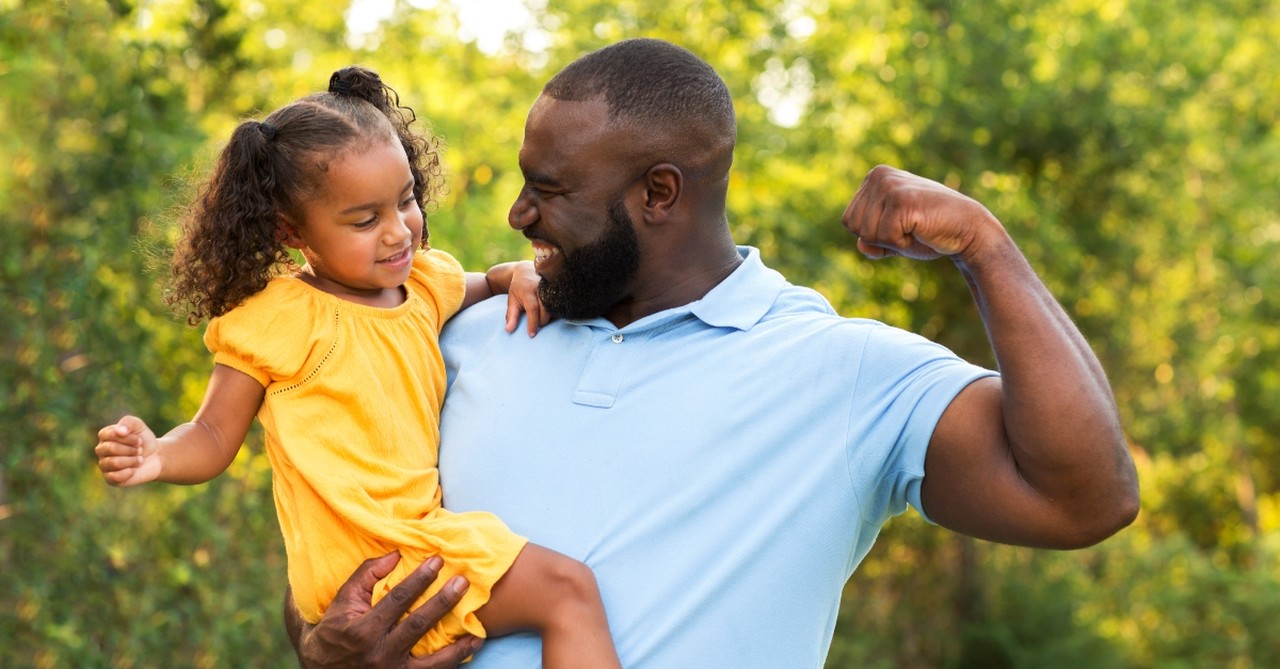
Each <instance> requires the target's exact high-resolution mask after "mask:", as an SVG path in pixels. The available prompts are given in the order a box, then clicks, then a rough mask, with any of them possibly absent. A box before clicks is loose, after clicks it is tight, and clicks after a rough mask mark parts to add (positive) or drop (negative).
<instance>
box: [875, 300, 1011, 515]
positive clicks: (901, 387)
mask: <svg viewBox="0 0 1280 669" xmlns="http://www.w3.org/2000/svg"><path fill="white" fill-rule="evenodd" d="M995 375H997V373H996V372H994V371H992V370H989V369H984V368H982V367H979V366H976V365H973V364H971V363H968V362H966V361H964V360H963V359H961V358H960V357H959V356H957V355H956V354H955V353H953V352H951V351H950V350H949V349H947V348H946V347H944V346H941V345H939V344H937V343H935V342H932V341H929V340H928V339H925V338H924V337H921V336H919V335H916V334H914V333H910V332H906V331H904V330H899V329H897V328H893V327H889V326H884V325H881V326H879V327H876V328H874V329H873V330H872V331H871V332H870V333H869V336H868V338H867V342H866V348H865V349H864V351H863V357H862V365H861V369H860V370H859V373H858V382H857V388H856V392H855V397H856V400H855V401H856V402H857V404H858V406H859V408H860V409H861V410H860V411H858V412H855V416H856V417H855V419H854V420H855V421H856V422H859V423H861V424H860V425H858V426H857V429H856V433H858V434H862V435H872V439H871V441H872V443H878V444H883V448H885V449H886V450H885V451H884V452H882V453H881V454H880V459H879V462H880V463H882V464H881V466H879V467H877V468H876V470H875V471H874V472H865V474H866V475H869V476H874V477H875V478H874V480H870V481H867V483H868V484H869V487H870V489H872V490H874V491H875V493H874V497H872V498H871V499H863V500H861V501H862V504H863V506H864V508H863V514H864V515H863V520H864V521H865V522H867V523H871V524H875V525H877V526H879V525H880V524H882V523H883V522H884V521H885V520H887V519H888V518H889V517H890V516H893V515H897V514H899V513H901V512H903V511H904V510H906V507H907V506H908V505H910V506H912V507H914V508H915V509H916V511H919V512H920V515H921V516H924V517H925V519H926V520H928V517H927V516H925V513H924V509H923V508H922V505H921V503H920V484H921V482H922V481H923V479H924V460H925V454H926V452H927V451H928V448H929V442H930V441H931V440H932V438H933V431H934V428H935V427H937V424H938V420H939V419H940V418H941V417H942V413H943V412H944V411H946V409H947V407H948V406H950V404H951V401H952V400H953V399H955V396H956V395H958V394H959V393H960V391H961V390H963V389H964V388H965V387H967V386H968V385H969V384H970V383H973V382H974V381H976V380H978V379H980V378H983V377H987V376H995ZM864 443H865V442H864ZM856 453H857V451H856V450H855V451H852V452H851V454H850V455H851V461H850V468H851V470H854V469H856V468H857V467H859V466H862V467H865V466H867V464H868V462H867V460H866V459H864V458H859V457H857V455H856Z"/></svg>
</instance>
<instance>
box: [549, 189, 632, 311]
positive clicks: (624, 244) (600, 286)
mask: <svg viewBox="0 0 1280 669" xmlns="http://www.w3.org/2000/svg"><path fill="white" fill-rule="evenodd" d="M608 211H609V216H608V222H609V224H608V225H607V226H606V227H605V232H604V236H603V237H601V238H600V239H598V240H596V241H594V242H591V243H590V244H588V245H586V246H583V247H581V248H579V249H577V250H575V251H573V252H572V253H569V252H568V251H565V250H563V249H561V253H563V254H564V258H563V260H562V263H561V268H560V272H559V273H557V274H556V276H555V278H554V279H550V278H547V277H542V281H541V282H539V284H538V297H539V298H540V299H541V300H542V306H543V307H544V308H546V309H547V311H549V312H551V314H552V315H554V316H555V317H557V318H567V319H578V320H581V319H587V318H595V317H597V316H603V315H604V314H605V313H606V312H607V311H608V310H609V308H610V307H612V306H613V305H615V304H617V303H618V301H619V300H621V299H622V297H623V295H625V294H626V290H627V285H628V284H630V283H631V279H632V278H633V277H635V275H636V270H637V269H638V268H639V267H640V243H639V240H637V239H636V231H635V229H634V227H633V226H632V223H631V216H630V215H629V214H628V213H627V209H626V207H625V206H623V204H622V200H621V199H617V200H614V201H613V202H611V203H609V210H608Z"/></svg>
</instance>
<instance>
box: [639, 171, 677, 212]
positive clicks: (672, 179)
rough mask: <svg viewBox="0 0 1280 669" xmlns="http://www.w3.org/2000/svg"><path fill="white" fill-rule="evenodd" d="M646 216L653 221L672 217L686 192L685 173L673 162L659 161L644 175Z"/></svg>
mask: <svg viewBox="0 0 1280 669" xmlns="http://www.w3.org/2000/svg"><path fill="white" fill-rule="evenodd" d="M644 185H645V198H644V216H645V219H646V220H648V221H649V222H651V223H661V222H663V221H665V220H667V219H668V218H670V217H671V215H672V214H673V212H674V211H675V208H676V205H677V204H679V203H680V196H681V195H682V194H683V193H684V174H683V173H681V172H680V168H679V167H676V166H675V165H672V164H671V163H658V164H657V165H654V166H653V167H650V168H649V171H648V172H645V175H644Z"/></svg>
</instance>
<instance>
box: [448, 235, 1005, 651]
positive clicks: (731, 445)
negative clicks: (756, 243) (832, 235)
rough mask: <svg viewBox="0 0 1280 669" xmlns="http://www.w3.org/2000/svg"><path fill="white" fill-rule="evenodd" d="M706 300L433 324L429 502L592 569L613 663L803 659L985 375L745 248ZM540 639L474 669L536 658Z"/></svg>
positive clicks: (501, 644)
mask: <svg viewBox="0 0 1280 669" xmlns="http://www.w3.org/2000/svg"><path fill="white" fill-rule="evenodd" d="M740 251H741V253H742V254H743V256H744V261H743V263H742V264H741V265H740V266H739V267H738V269H737V270H735V271H734V272H733V274H731V275H730V276H729V277H728V278H727V279H725V280H724V281H723V282H721V283H720V285H718V286H716V287H715V288H714V289H713V290H712V291H711V292H709V293H708V294H707V295H706V296H705V297H704V298H703V299H701V300H699V301H697V302H694V303H692V304H689V305H686V306H683V307H679V308H675V309H669V310H667V311H663V312H660V313H657V314H653V315H651V316H649V317H647V318H644V319H641V320H639V321H636V322H634V323H631V324H630V325H628V326H626V327H624V328H621V329H618V328H615V327H614V326H613V325H612V324H611V323H609V322H608V321H607V320H604V319H595V320H589V321H556V322H553V323H551V324H550V325H549V326H547V327H546V328H544V329H543V330H541V331H540V332H539V333H538V335H537V336H536V337H533V338H530V337H529V336H528V335H527V334H525V333H524V330H523V329H518V330H517V331H516V333H514V334H507V333H505V332H504V331H503V330H502V321H503V313H504V311H505V304H506V298H505V297H499V298H496V299H493V300H489V301H487V302H484V303H482V304H479V305H476V306H474V307H472V308H470V309H467V310H465V311H463V312H462V313H461V314H459V315H458V316H456V317H455V318H454V319H453V320H452V321H451V322H450V323H449V325H448V326H447V327H446V328H445V332H444V335H443V337H442V346H443V352H444V358H445V361H446V363H447V365H448V367H449V379H450V386H449V391H448V395H447V396H446V402H445V409H444V415H443V418H442V424H441V428H442V437H441V456H440V469H441V474H442V483H443V486H444V502H445V506H446V507H447V508H449V509H452V510H454V511H469V510H486V511H492V512H494V513H496V514H497V515H498V516H499V517H501V518H502V519H503V520H505V521H506V522H507V523H508V524H509V525H510V526H511V528H512V529H513V530H514V531H516V532H518V533H521V534H524V535H526V536H528V537H529V538H530V540H532V541H534V542H536V543H539V544H542V545H544V546H547V547H549V548H552V549H555V550H557V551H560V552H562V553H565V554H568V555H570V556H572V557H574V558H577V559H579V560H583V561H584V562H586V563H587V565H589V566H590V567H591V568H592V569H593V570H594V571H595V574H596V578H597V580H598V581H599V583H600V588H601V591H602V594H603V596H604V601H605V608H606V610H607V613H608V616H609V622H610V626H611V628H612V632H613V637H614V642H615V644H616V645H617V648H618V652H619V654H620V655H621V659H622V663H623V666H626V667H629V668H635V669H644V668H653V669H668V668H672V667H735V668H741V667H767V668H776V667H821V666H822V664H823V661H824V659H825V658H826V655H827V650H828V647H829V646H830V644H831V635H832V631H833V629H834V628H835V621H836V613H837V611H838V608H839V602H840V594H841V590H842V588H843V586H844V583H845V581H847V580H848V579H849V576H850V575H851V574H852V573H853V570H854V568H855V567H856V566H857V565H858V563H859V562H860V561H861V560H862V558H863V557H864V556H865V555H866V554H867V551H868V550H870V548H871V545H872V543H873V542H874V541H875V538H876V535H877V533H878V532H879V530H880V527H881V526H882V525H883V524H884V522H885V521H886V520H888V518H889V517H891V516H893V515H895V514H898V513H901V512H902V511H904V510H905V509H906V507H907V505H908V504H910V505H911V506H914V507H915V508H916V509H917V510H919V509H920V481H921V478H922V477H923V475H924V456H925V449H926V447H927V445H928V442H929V438H930V435H931V434H932V432H933V428H934V425H935V424H936V423H937V420H938V417H939V416H940V415H941V414H942V411H943V409H945V408H946V406H947V405H948V404H949V403H950V402H951V400H952V398H954V397H955V395H956V393H958V392H959V391H960V390H961V389H962V388H964V387H965V386H966V385H968V384H969V383H971V382H973V381H974V380H975V379H978V378H980V377H983V376H988V375H991V374H993V372H991V371H988V370H985V369H982V368H979V367H975V366H973V365H970V364H968V363H966V362H964V361H962V360H960V359H959V358H957V357H956V356H955V355H954V354H953V353H951V352H950V351H948V350H947V349H945V348H943V347H942V346H939V345H937V344H934V343H932V342H929V341H928V340H926V339H924V338H922V337H919V336H916V335H914V334H911V333H908V332H905V331H902V330H899V329H895V328H892V327H889V326H886V325H884V324H881V323H877V322H874V321H870V320H864V319H849V318H842V317H839V316H837V315H836V314H835V312H834V310H833V309H832V308H831V306H830V304H828V302H827V301H826V300H825V299H823V298H822V297H821V296H820V295H819V294H818V293H816V292H815V291H813V290H810V289H807V288H801V287H797V286H793V285H791V284H789V283H787V281H786V280H785V279H784V278H783V277H782V276H781V275H780V274H778V273H777V272H775V271H773V270H771V269H768V268H766V267H765V266H764V264H763V263H761V261H760V257H759V253H758V252H757V251H756V250H755V249H752V248H749V247H742V248H740ZM539 658H540V645H539V640H538V638H537V637H536V636H534V635H530V634H521V635H512V636H508V637H503V638H497V639H490V640H488V641H487V642H486V644H485V647H484V648H483V649H482V650H481V652H480V654H479V655H478V656H477V658H476V660H475V662H474V663H473V664H472V665H471V666H472V667H474V669H490V668H493V667H512V668H516V667H518V668H521V669H524V668H526V667H536V666H539V664H540V663H539Z"/></svg>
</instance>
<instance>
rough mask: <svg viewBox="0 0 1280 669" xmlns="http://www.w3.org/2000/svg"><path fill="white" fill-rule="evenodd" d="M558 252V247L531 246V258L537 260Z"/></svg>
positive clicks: (539, 260) (540, 260)
mask: <svg viewBox="0 0 1280 669" xmlns="http://www.w3.org/2000/svg"><path fill="white" fill-rule="evenodd" d="M559 252H560V251H559V250H558V249H554V248H548V247H541V246H535V247H534V248H533V259H534V260H535V261H537V262H542V261H543V260H546V259H547V258H550V257H551V256H553V255H555V254H557V253H559Z"/></svg>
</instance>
